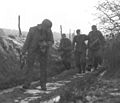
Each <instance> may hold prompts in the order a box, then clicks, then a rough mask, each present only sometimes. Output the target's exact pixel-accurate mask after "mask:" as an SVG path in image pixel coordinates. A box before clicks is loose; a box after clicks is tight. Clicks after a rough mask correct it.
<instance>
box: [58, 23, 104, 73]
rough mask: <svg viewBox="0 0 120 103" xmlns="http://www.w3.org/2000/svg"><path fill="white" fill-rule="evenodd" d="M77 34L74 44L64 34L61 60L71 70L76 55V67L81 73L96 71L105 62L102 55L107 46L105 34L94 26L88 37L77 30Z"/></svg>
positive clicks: (61, 42) (61, 44)
mask: <svg viewBox="0 0 120 103" xmlns="http://www.w3.org/2000/svg"><path fill="white" fill-rule="evenodd" d="M76 34H77V35H76V36H74V38H73V41H72V42H71V41H70V40H69V39H68V38H67V37H66V35H65V34H62V39H61V41H60V47H59V49H60V51H62V55H61V58H62V61H63V64H64V66H65V68H66V69H70V67H71V64H72V63H71V61H72V60H71V57H72V56H73V55H72V54H73V53H74V60H75V67H76V68H78V70H79V73H85V71H86V70H89V71H90V70H91V68H94V70H96V69H97V67H98V65H101V64H102V62H103V58H102V55H101V53H102V51H103V49H104V45H105V38H104V36H103V34H102V33H101V32H100V31H99V30H97V27H96V25H93V26H92V30H91V31H90V32H89V34H88V35H85V34H81V31H80V29H77V30H76Z"/></svg>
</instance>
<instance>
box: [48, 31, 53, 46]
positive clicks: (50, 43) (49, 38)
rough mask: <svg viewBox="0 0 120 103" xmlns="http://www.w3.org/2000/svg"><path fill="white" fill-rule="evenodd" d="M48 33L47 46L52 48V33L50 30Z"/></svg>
mask: <svg viewBox="0 0 120 103" xmlns="http://www.w3.org/2000/svg"><path fill="white" fill-rule="evenodd" d="M48 33H49V37H48V45H49V46H52V45H53V44H54V38H53V33H52V30H51V29H50V30H49V31H48Z"/></svg>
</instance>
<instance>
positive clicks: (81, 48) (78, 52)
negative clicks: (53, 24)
mask: <svg viewBox="0 0 120 103" xmlns="http://www.w3.org/2000/svg"><path fill="white" fill-rule="evenodd" d="M76 33H77V35H76V36H75V37H74V38H73V49H74V51H75V62H76V67H77V68H78V69H79V73H82V72H83V73H85V66H86V49H87V45H86V43H85V41H86V40H88V36H87V35H85V34H81V33H80V29H77V30H76ZM75 44H76V45H75Z"/></svg>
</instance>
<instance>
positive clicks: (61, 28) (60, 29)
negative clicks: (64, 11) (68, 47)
mask: <svg viewBox="0 0 120 103" xmlns="http://www.w3.org/2000/svg"><path fill="white" fill-rule="evenodd" d="M60 34H61V37H62V25H60Z"/></svg>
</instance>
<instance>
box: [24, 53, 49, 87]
mask: <svg viewBox="0 0 120 103" xmlns="http://www.w3.org/2000/svg"><path fill="white" fill-rule="evenodd" d="M36 56H37V57H38V59H37V60H38V61H39V62H40V84H41V85H42V86H46V82H47V60H48V55H47V53H41V52H40V53H39V54H38V53H33V52H32V53H28V56H27V61H26V67H25V75H26V77H27V79H26V81H25V83H24V85H25V86H30V83H31V82H32V79H33V77H32V76H33V69H34V68H33V65H34V62H35V59H36Z"/></svg>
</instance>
